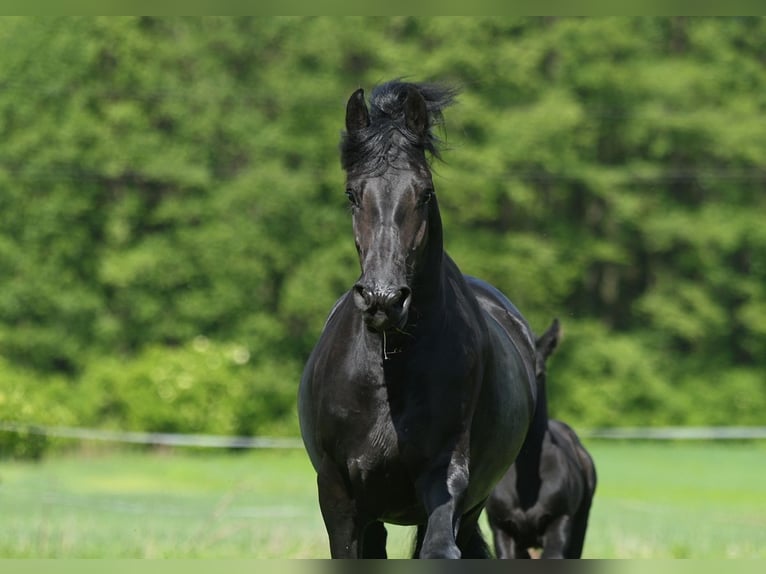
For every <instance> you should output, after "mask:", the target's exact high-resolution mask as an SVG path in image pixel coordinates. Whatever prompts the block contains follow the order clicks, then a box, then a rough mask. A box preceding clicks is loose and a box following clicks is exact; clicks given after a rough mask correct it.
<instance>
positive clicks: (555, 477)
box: [487, 320, 596, 558]
mask: <svg viewBox="0 0 766 574" xmlns="http://www.w3.org/2000/svg"><path fill="white" fill-rule="evenodd" d="M560 332H561V331H560V329H559V322H558V320H554V322H553V323H552V324H551V326H550V327H549V328H548V330H547V331H546V332H545V333H543V335H541V336H540V338H539V339H537V351H538V367H537V368H538V371H537V385H538V388H537V409H536V411H535V416H534V419H533V421H532V426H531V428H530V429H529V434H528V435H527V438H526V440H525V441H524V445H523V446H522V447H521V452H520V453H519V456H518V458H517V459H516V462H515V463H514V465H513V466H512V467H511V468H510V469H509V470H508V472H507V473H506V475H505V476H504V477H503V480H502V481H500V483H499V484H498V485H497V487H496V488H495V490H494V491H493V492H492V496H491V497H490V499H489V502H488V503H487V518H488V519H489V524H490V527H491V529H492V535H493V537H494V541H495V554H496V555H497V557H498V558H529V557H530V555H529V549H530V548H541V549H542V554H541V555H540V557H541V558H580V556H581V555H582V548H583V543H584V541H585V530H586V529H587V526H588V515H589V513H590V507H591V503H592V502H593V494H594V492H595V490H596V467H595V465H594V464H593V459H592V458H591V456H590V454H588V451H587V450H585V447H584V446H583V445H582V443H581V442H580V439H579V438H578V436H577V434H576V433H575V431H574V430H572V428H571V427H570V426H569V425H567V424H566V423H563V422H561V421H557V420H554V419H549V418H548V407H547V401H548V399H547V389H546V383H547V380H546V379H547V367H546V360H547V359H548V357H549V356H550V354H551V353H552V352H553V350H554V349H555V348H556V346H557V345H558V341H559V335H560Z"/></svg>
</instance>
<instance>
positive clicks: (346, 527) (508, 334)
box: [298, 81, 536, 558]
mask: <svg viewBox="0 0 766 574" xmlns="http://www.w3.org/2000/svg"><path fill="white" fill-rule="evenodd" d="M453 95H454V94H453V92H452V91H451V90H449V89H445V88H442V87H439V86H435V85H428V84H411V83H406V82H400V81H393V82H389V83H387V84H384V85H382V86H379V87H377V88H376V89H375V90H374V91H373V93H372V98H371V100H370V108H369V109H368V108H367V105H366V102H365V98H364V93H363V91H362V90H361V89H360V90H357V91H356V92H355V93H354V94H353V95H352V96H351V98H350V99H349V101H348V104H347V107H346V133H345V134H344V135H343V138H342V142H341V161H342V164H343V167H344V169H345V171H346V195H347V196H348V199H349V202H350V208H351V213H352V218H353V231H354V241H355V243H356V249H357V252H358V254H359V262H360V265H361V271H362V273H361V276H360V277H359V280H358V281H357V283H356V284H355V285H354V286H353V287H352V288H351V289H350V290H349V291H348V292H347V293H346V294H344V295H343V296H342V297H341V298H340V299H339V300H338V302H337V303H336V304H335V307H334V308H333V309H332V311H331V312H330V315H329V317H328V319H327V322H326V324H325V326H324V330H323V332H322V334H321V336H320V338H319V341H318V343H317V344H316V346H315V348H314V350H313V352H312V353H311V356H310V357H309V359H308V362H307V364H306V366H305V369H304V373H303V377H302V379H301V385H300V391H299V396H298V406H299V417H300V425H301V433H302V436H303V440H304V443H305V445H306V450H307V451H308V454H309V457H310V458H311V462H312V464H313V465H314V468H315V469H316V471H317V486H318V490H319V503H320V508H321V512H322V516H323V518H324V522H325V526H326V528H327V533H328V535H329V539H330V553H331V555H332V556H333V557H335V558H360V557H385V556H386V530H385V527H384V523H393V524H404V525H417V541H416V548H415V555H416V556H419V557H422V558H459V557H461V556H462V557H464V558H468V557H487V556H488V548H487V545H486V543H485V542H484V539H483V537H482V535H481V532H480V529H479V524H478V519H479V515H480V514H481V511H482V509H483V507H484V504H485V502H486V500H487V497H488V496H489V494H490V492H491V491H492V488H493V486H494V485H495V484H496V483H497V481H498V480H499V479H500V478H501V477H502V476H503V474H504V473H505V471H506V470H507V469H508V467H509V466H510V465H511V464H512V462H513V460H514V458H515V457H516V454H517V453H518V451H519V449H520V447H521V444H522V442H523V441H524V437H525V436H526V434H527V429H528V427H529V424H530V421H531V419H532V415H533V413H534V408H535V393H536V388H535V349H534V339H533V336H532V334H531V331H530V329H529V327H528V326H527V324H526V322H525V320H524V319H523V317H522V316H521V315H520V313H519V312H518V311H517V310H516V308H515V307H514V306H513V305H512V304H511V303H510V302H509V301H508V299H506V298H505V297H504V296H503V295H502V294H501V293H500V292H499V291H498V290H497V289H495V288H494V287H492V286H491V285H489V284H487V283H484V282H482V281H480V280H478V279H474V278H471V277H467V276H464V275H463V274H462V273H461V272H460V270H459V269H458V267H457V265H456V264H455V263H454V262H453V261H452V259H450V258H449V257H448V256H447V254H446V253H445V252H444V249H443V242H442V225H441V218H440V214H439V207H438V202H437V198H436V194H435V191H434V184H433V180H432V177H431V169H430V165H429V162H428V155H431V156H435V155H438V149H437V139H436V138H435V136H434V134H433V133H432V129H431V128H432V126H433V124H434V123H435V122H436V121H438V120H439V119H440V117H441V110H442V109H443V107H444V106H446V105H447V104H449V103H450V101H451V100H452V98H453Z"/></svg>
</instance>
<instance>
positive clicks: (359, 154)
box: [341, 81, 453, 332]
mask: <svg viewBox="0 0 766 574" xmlns="http://www.w3.org/2000/svg"><path fill="white" fill-rule="evenodd" d="M452 96H453V93H452V92H451V91H449V90H447V89H443V88H439V87H437V86H430V85H423V84H418V85H415V84H408V83H404V82H399V81H394V82H389V83H388V84H384V85H383V86H380V87H378V88H376V90H374V91H373V94H372V98H371V102H370V107H371V109H370V110H368V108H367V105H366V103H365V98H364V92H363V90H361V89H359V90H357V91H356V92H354V93H353V94H352V96H351V97H350V99H349V100H348V104H347V106H346V133H345V134H344V136H343V140H342V144H341V159H342V163H343V167H344V169H345V170H346V195H347V197H348V200H349V203H350V209H351V213H352V218H353V230H354V239H355V244H356V250H357V253H358V255H359V264H360V267H361V271H362V274H361V276H360V278H359V280H358V281H357V283H356V284H355V285H354V288H353V297H354V302H355V304H356V306H357V307H358V309H359V310H360V311H361V312H362V315H363V318H364V321H365V323H366V325H367V326H368V328H370V329H372V330H374V331H378V332H381V331H386V330H388V329H400V328H402V327H403V326H404V325H405V324H406V322H407V317H408V312H409V310H410V306H411V304H412V302H413V300H416V299H417V297H418V295H420V294H422V293H421V292H422V291H423V290H424V289H426V288H427V283H428V274H429V273H428V272H429V269H433V266H434V265H438V258H439V257H441V253H442V238H441V219H440V216H439V208H438V205H437V201H436V196H435V192H434V184H433V180H432V177H431V169H430V165H429V162H428V158H427V152H429V153H430V154H431V155H433V156H438V150H437V147H436V138H435V137H434V136H433V134H432V133H431V127H432V125H433V123H434V121H435V120H436V119H438V117H440V115H439V114H440V110H441V108H442V107H443V106H445V105H446V104H448V103H449V102H450V101H451V99H452Z"/></svg>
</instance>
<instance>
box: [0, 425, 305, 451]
mask: <svg viewBox="0 0 766 574" xmlns="http://www.w3.org/2000/svg"><path fill="white" fill-rule="evenodd" d="M0 431H5V432H15V433H28V434H36V435H45V436H50V437H55V438H72V439H80V440H98V441H106V442H121V443H131V444H148V445H157V446H194V447H205V448H242V449H244V448H299V447H301V448H302V447H303V442H302V441H301V439H299V438H283V437H264V436H260V437H251V436H219V435H208V434H183V433H154V432H134V431H112V430H103V429H87V428H77V427H61V426H51V427H49V426H42V425H33V424H24V423H16V422H0Z"/></svg>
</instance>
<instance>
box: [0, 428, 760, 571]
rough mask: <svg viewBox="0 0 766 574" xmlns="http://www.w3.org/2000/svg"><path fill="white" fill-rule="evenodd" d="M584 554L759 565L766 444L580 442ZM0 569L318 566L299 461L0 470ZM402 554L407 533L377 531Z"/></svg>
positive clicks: (201, 459) (115, 456)
mask: <svg viewBox="0 0 766 574" xmlns="http://www.w3.org/2000/svg"><path fill="white" fill-rule="evenodd" d="M587 446H588V448H589V450H590V451H591V453H592V454H593V457H594V459H595V461H596V467H597V470H598V474H599V485H598V489H597V492H596V498H595V502H594V506H593V509H592V512H591V520H590V527H589V530H588V535H587V538H586V543H585V552H584V556H586V557H591V558H686V557H689V558H766V480H764V478H765V477H766V444H765V443H762V442H760V443H758V442H756V443H715V444H711V443H640V442H607V441H591V442H588V444H587ZM0 532H1V533H2V536H0V557H2V558H202V557H204V558H243V559H248V558H323V557H327V556H328V551H327V541H326V535H325V531H324V526H323V524H322V520H321V517H320V515H319V509H318V505H317V502H316V486H315V479H314V474H313V471H312V469H311V467H310V465H309V463H308V461H307V459H306V456H305V454H304V452H303V451H301V450H282V451H255V452H248V453H243V454H233V455H232V454H224V453H188V452H184V451H182V450H178V451H174V452H171V453H167V452H166V453H162V454H160V453H155V454H139V453H126V452H117V453H115V452H101V453H95V454H91V455H83V454H80V455H78V456H68V457H61V458H49V459H47V460H44V461H43V462H40V463H25V462H24V463H23V462H12V461H0ZM389 532H390V537H389V539H390V544H389V548H390V552H389V554H390V555H391V556H394V557H403V556H406V555H407V553H408V549H409V546H410V539H411V529H408V528H402V527H392V528H389Z"/></svg>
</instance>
